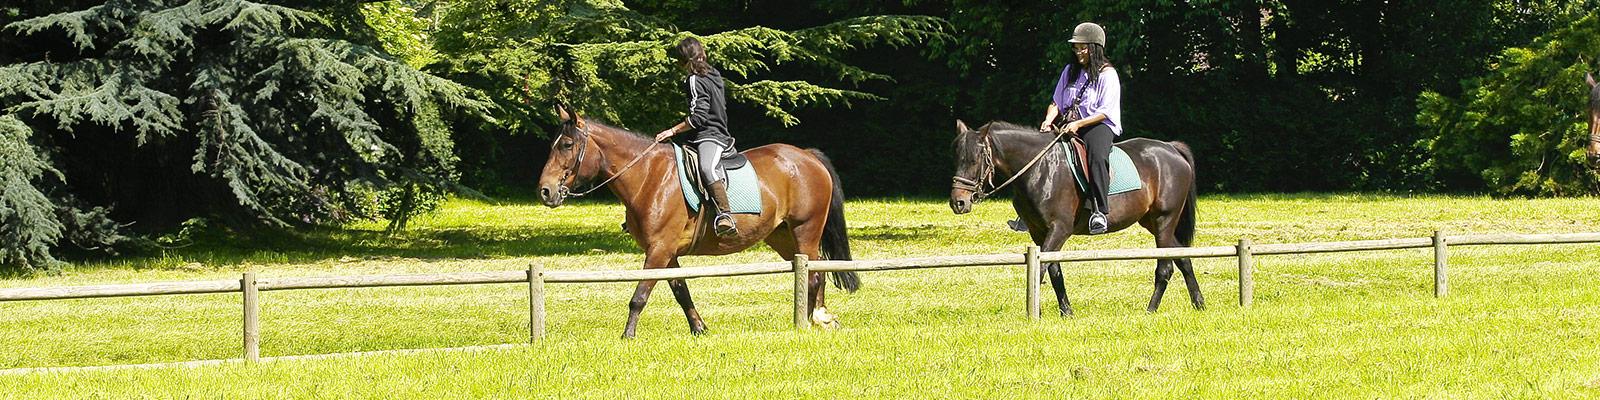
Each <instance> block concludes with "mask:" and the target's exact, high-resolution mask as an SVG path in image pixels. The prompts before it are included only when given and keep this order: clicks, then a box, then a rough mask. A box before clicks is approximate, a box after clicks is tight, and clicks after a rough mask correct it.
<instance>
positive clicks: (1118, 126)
mask: <svg viewBox="0 0 1600 400" xmlns="http://www.w3.org/2000/svg"><path fill="white" fill-rule="evenodd" d="M1072 70H1073V68H1072V65H1068V66H1067V68H1065V69H1062V70H1061V78H1060V79H1058V80H1057V81H1056V90H1055V91H1054V92H1052V96H1051V97H1050V99H1051V100H1054V101H1055V103H1056V107H1057V109H1056V111H1058V112H1060V113H1061V115H1062V116H1066V115H1067V107H1072V106H1073V104H1072V101H1073V100H1075V99H1077V98H1078V91H1080V90H1085V86H1088V87H1087V90H1088V93H1084V95H1083V101H1082V102H1081V103H1079V104H1077V107H1078V115H1081V116H1084V117H1090V116H1093V115H1095V114H1105V115H1106V120H1105V124H1106V126H1108V127H1111V132H1112V133H1115V134H1117V135H1118V136H1121V135H1122V82H1120V81H1118V80H1117V70H1116V69H1113V68H1111V67H1106V68H1105V69H1103V70H1101V71H1100V78H1099V80H1096V81H1095V83H1094V85H1087V83H1088V82H1089V74H1087V73H1085V72H1083V71H1078V78H1077V80H1076V81H1074V82H1073V83H1072V84H1071V85H1068V84H1067V77H1068V74H1070V73H1072Z"/></svg>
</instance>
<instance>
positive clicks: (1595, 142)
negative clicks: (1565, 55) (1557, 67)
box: [1583, 74, 1600, 164]
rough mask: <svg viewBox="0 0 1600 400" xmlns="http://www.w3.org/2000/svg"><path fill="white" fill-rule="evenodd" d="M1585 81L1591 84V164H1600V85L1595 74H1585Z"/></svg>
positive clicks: (1589, 150) (1589, 152) (1589, 151)
mask: <svg viewBox="0 0 1600 400" xmlns="http://www.w3.org/2000/svg"><path fill="white" fill-rule="evenodd" d="M1583 79H1584V81H1586V82H1588V83H1589V148H1588V154H1589V163H1591V164H1596V163H1600V85H1596V84H1595V81H1594V74H1584V75H1583Z"/></svg>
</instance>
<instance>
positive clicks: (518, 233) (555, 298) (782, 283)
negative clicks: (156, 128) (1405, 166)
mask: <svg viewBox="0 0 1600 400" xmlns="http://www.w3.org/2000/svg"><path fill="white" fill-rule="evenodd" d="M847 209H848V218H849V220H850V227H851V231H850V233H851V236H852V244H853V247H854V250H855V254H856V256H857V258H893V257H909V256H927V255H951V254H982V253H998V252H1020V251H1021V250H1022V249H1023V247H1024V246H1026V245H1027V240H1026V237H1027V236H1026V234H1022V233H1014V232H1009V231H1007V230H1006V229H1005V225H1004V221H1005V220H1006V219H1008V218H1010V217H1011V216H1012V213H1011V211H1010V205H1009V203H1008V202H1006V201H1004V200H1000V201H992V202H986V203H983V204H980V205H979V206H978V208H977V210H976V212H975V214H974V215H965V216H955V215H952V214H950V212H949V210H948V208H947V207H946V206H945V204H944V200H943V199H868V200H856V201H851V202H850V203H849V204H848V205H847ZM1597 209H1600V200H1596V199H1548V200H1496V199H1490V198H1477V197H1443V196H1422V197H1399V196H1387V195H1315V194H1305V195H1270V196H1206V197H1202V199H1201V219H1200V224H1199V229H1198V233H1199V235H1198V237H1197V242H1198V243H1197V245H1200V246H1215V245H1231V244H1233V243H1235V242H1237V240H1238V239H1239V238H1240V237H1242V236H1248V237H1250V238H1251V239H1252V240H1253V241H1255V242H1256V243H1289V242H1307V241H1333V240H1359V239H1386V238H1399V237H1425V236H1428V235H1430V234H1431V233H1432V231H1433V230H1435V229H1444V230H1446V231H1448V232H1453V233H1462V234H1475V233H1562V232H1590V231H1600V213H1597V212H1595V210H1597ZM621 213H622V211H621V207H620V206H619V205H616V204H614V203H609V202H592V203H579V204H569V205H567V206H563V207H561V208H557V209H546V208H543V207H539V206H533V205H530V204H501V205H497V204H488V203H482V202H476V201H467V200H454V201H452V202H450V203H448V204H447V206H446V207H445V208H444V209H443V210H441V211H440V212H439V213H437V214H435V215H431V216H428V217H424V218H422V219H420V220H417V221H415V222H413V228H412V229H411V230H408V231H406V232H401V233H398V234H393V235H391V234H385V233H382V232H381V229H382V227H383V226H382V225H381V224H370V225H357V226H352V227H350V228H351V229H349V230H328V231H317V232H310V233H303V234H256V235H253V236H250V237H232V236H230V237H219V238H209V239H207V241H202V242H199V243H196V244H195V245H193V246H190V247H186V248H182V249H175V250H172V251H170V252H169V253H168V254H166V255H164V256H159V257H151V258H136V259H122V260H116V261H111V262H105V263H93V264H85V265H80V266H79V267H76V268H74V269H70V270H67V271H65V272H64V273H62V274H60V275H56V276H41V277H31V278H18V279H8V280H0V287H37V286H64V285H86V284H101V283H121V282H148V281H166V280H206V279H235V278H237V277H238V274H239V273H241V272H242V271H244V270H247V269H253V270H256V271H258V273H259V274H260V275H261V276H264V277H272V276H307V275H354V274H382V273H411V272H438V271H487V270H513V269H523V268H526V267H527V265H529V264H530V263H538V264H541V265H542V266H543V267H544V268H547V269H583V270H594V269H637V268H638V266H639V264H641V263H642V261H643V256H642V255H641V254H640V252H639V251H638V249H637V247H636V246H635V245H634V244H633V243H632V242H631V241H630V239H629V238H628V237H627V236H626V235H624V234H623V233H622V232H621V231H620V229H619V228H618V226H617V224H618V223H620V222H621V220H622V218H621ZM1151 246H1152V241H1151V239H1150V237H1149V235H1148V234H1146V233H1144V232H1142V231H1125V232H1119V233H1115V234H1110V235H1103V236H1096V237H1075V238H1073V239H1072V240H1071V241H1069V242H1068V245H1067V248H1068V249H1109V248H1134V247H1151ZM1597 256H1600V246H1595V245H1550V246H1506V247H1463V248H1452V254H1451V266H1452V270H1451V296H1450V297H1448V298H1445V299H1435V298H1433V296H1432V290H1431V285H1432V275H1431V273H1432V272H1431V262H1432V255H1431V252H1430V251H1429V250H1421V249H1419V250H1394V251H1377V252H1362V253H1340V254H1322V255H1305V256H1293V255H1285V256H1258V257H1257V258H1256V261H1257V264H1258V271H1257V272H1256V289H1255V291H1256V303H1255V306H1254V307H1252V308H1251V309H1248V310H1245V309H1240V308H1238V306H1237V305H1236V304H1237V303H1236V296H1237V286H1236V284H1235V282H1236V275H1235V271H1236V270H1235V264H1234V261H1233V259H1231V258H1223V259H1204V260H1197V261H1196V266H1197V268H1198V270H1199V271H1200V273H1201V276H1200V281H1201V284H1202V287H1203V289H1204V291H1205V294H1206V295H1207V297H1208V300H1209V304H1210V308H1209V309H1208V310H1206V311H1198V312H1197V311H1193V310H1191V309H1190V308H1189V307H1188V304H1187V303H1188V299H1187V296H1186V295H1185V294H1184V292H1183V290H1182V289H1181V285H1175V287H1173V288H1172V289H1170V290H1169V292H1168V293H1167V297H1166V302H1165V304H1164V306H1163V308H1162V310H1161V311H1160V312H1158V313H1155V314H1147V313H1145V312H1144V311H1143V309H1144V303H1145V301H1146V300H1148V296H1149V294H1150V293H1149V291H1150V279H1151V275H1152V264H1153V263H1152V262H1148V261H1128V262H1096V263H1081V264H1070V265H1066V266H1065V267H1064V270H1065V271H1066V275H1067V283H1068V290H1069V295H1071V298H1072V301H1073V305H1074V306H1075V308H1076V311H1077V316H1076V317H1073V318H1069V319H1061V318H1057V317H1054V316H1052V313H1053V312H1054V304H1053V299H1052V298H1050V297H1049V296H1051V295H1050V291H1049V289H1048V288H1046V289H1045V293H1046V296H1047V301H1046V304H1045V311H1046V312H1045V314H1046V317H1045V318H1044V319H1043V320H1041V321H1038V322H1030V321H1028V320H1027V318H1026V317H1025V312H1024V304H1023V303H1024V302H1023V276H1022V271H1021V267H979V268H963V269H937V270H917V271H898V272H884V273H870V274H863V276H862V278H863V281H864V288H863V289H862V290H861V291H860V292H858V293H855V294H840V293H838V292H837V291H836V290H831V291H830V292H829V305H830V309H832V310H833V311H834V312H836V313H838V314H839V315H840V317H841V318H843V321H844V323H845V329H843V330H841V331H835V332H810V333H795V332H793V331H792V323H791V322H790V321H789V314H790V310H789V308H790V307H791V306H790V299H789V296H790V295H789V285H790V283H789V280H788V277H785V276H758V277H739V278H719V279H699V280H693V281H691V284H690V287H691V289H692V290H693V292H694V297H695V301H696V304H697V305H698V308H699V309H700V311H701V313H702V315H703V316H704V317H705V320H706V323H707V324H708V326H709V327H710V328H711V331H710V333H709V334H708V335H705V336H701V337H691V336H690V335H689V334H688V332H687V326H686V324H685V323H684V320H683V315H682V313H681V312H680V311H679V310H678V307H677V304H676V303H675V302H674V301H673V300H672V297H671V295H670V291H669V290H667V289H666V287H665V286H661V287H659V288H658V289H659V290H657V293H656V295H655V296H654V297H653V302H652V303H651V304H650V306H649V308H648V309H647V310H646V312H645V316H644V319H643V321H642V322H641V323H640V332H639V338H638V339H636V340H629V341H624V340H620V339H617V335H618V334H620V333H621V328H622V323H623V320H624V317H625V315H626V299H627V298H628V296H629V295H630V294H631V293H632V290H633V285H631V284H575V285H567V284H561V285H550V286H549V287H547V292H548V294H547V298H548V303H549V305H548V307H549V312H550V317H549V328H548V329H549V336H547V338H546V339H545V340H543V341H542V342H541V343H539V344H537V345H534V346H529V347H519V348H513V349H509V350H493V351H481V352H470V353H436V354H411V355H380V356H366V357H357V358H345V359H332V360H306V361H290V362H274V363H268V364H262V365H223V366H211V367H201V368H194V369H157V370H134V371H113V372H75V373H61V374H43V375H39V374H35V375H24V376H0V388H5V389H3V390H0V397H8V396H17V397H110V398H122V397H145V396H154V397H177V396H193V397H207V398H210V397H224V398H237V397H254V398H259V397H400V398H405V397H496V398H501V397H535V396H537V397H562V398H566V397H590V398H616V397H667V396H672V397H681V396H682V395H685V394H687V395H695V396H698V397H747V396H762V397H844V396H850V397H913V396H915V397H925V396H931V397H949V396H956V397H1002V396H1004V397H1044V398H1059V397H1096V398H1105V397H1157V396H1161V397H1194V396H1201V397H1240V396H1249V397H1596V396H1600V372H1595V371H1600V350H1597V348H1600V346H1596V345H1595V343H1597V341H1600V277H1596V272H1597V270H1600V261H1595V260H1597ZM776 260H779V258H778V257H777V255H775V254H772V253H771V252H770V251H769V250H766V249H764V248H758V249H753V250H751V251H746V252H742V253H739V254H734V255H729V256H721V257H691V258H686V259H685V261H684V264H685V265H697V266H698V265H715V264H727V263H742V262H761V261H776ZM830 289H831V288H830ZM262 302H263V310H262V312H263V315H262V327H263V337H262V354H263V355H264V356H278V355H297V354H321V353H334V352H350V351H366V350H385V349H409V348H433V347H456V346H471V345H483V344H501V343H519V342H525V341H526V340H527V326H526V323H527V321H526V319H527V316H526V312H527V303H526V302H527V298H526V292H525V288H523V287H521V286H518V285H487V286H463V287H426V288H386V289H359V290H345V289H339V290H301V291H283V292H268V293H265V294H263V296H262ZM239 308H240V307H239V297H238V296H237V295H220V294H219V295H193V296H167V297H142V298H121V299H86V300H68V301H50V302H13V303H0V368H26V367H46V366H73V365H110V364H128V363H151V362H169V361H186V360H197V359H221V358H233V357H238V356H239V352H240V344H239V342H240V339H239V331H240V327H239Z"/></svg>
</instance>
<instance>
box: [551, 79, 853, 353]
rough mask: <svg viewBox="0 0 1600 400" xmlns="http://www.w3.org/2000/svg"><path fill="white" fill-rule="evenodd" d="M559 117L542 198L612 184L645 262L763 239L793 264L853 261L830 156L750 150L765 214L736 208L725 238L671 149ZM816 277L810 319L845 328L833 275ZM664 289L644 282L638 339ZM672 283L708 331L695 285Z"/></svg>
mask: <svg viewBox="0 0 1600 400" xmlns="http://www.w3.org/2000/svg"><path fill="white" fill-rule="evenodd" d="M558 113H559V114H560V115H561V120H562V125H561V129H560V131H559V132H558V133H557V134H556V135H555V141H554V143H552V145H551V150H550V159H549V161H547V162H546V163H545V165H544V172H542V173H540V175H539V197H540V198H541V199H542V200H543V201H544V204H545V205H546V206H550V207H552V208H553V207H558V206H560V205H561V202H562V201H563V200H565V199H566V198H567V197H569V195H570V192H569V190H570V188H576V187H581V186H584V185H588V184H593V183H594V182H595V181H596V180H601V179H605V180H609V182H607V183H605V185H606V186H607V187H608V188H609V189H611V192H612V193H615V194H616V196H617V198H618V199H621V200H622V205H623V206H625V207H626V208H627V214H626V215H625V223H624V227H625V228H626V229H627V231H628V234H629V235H632V236H633V240H634V242H636V243H638V244H639V247H641V248H643V249H644V253H645V258H644V268H646V269H650V268H673V267H677V266H678V257H680V256H686V255H723V254H732V253H735V252H738V251H740V250H744V249H746V248H749V247H750V246H753V245H755V244H756V243H757V242H761V241H766V243H767V246H769V247H772V249H773V250H775V251H777V252H778V255H779V256H782V257H783V259H784V260H790V259H792V258H794V255H795V254H804V255H806V257H809V258H810V259H814V260H823V259H827V260H849V259H850V239H849V237H848V236H847V235H846V232H845V220H844V192H843V191H842V190H841V189H840V186H839V175H838V174H837V173H836V172H835V171H834V170H833V164H832V163H831V162H830V161H829V160H828V158H827V157H826V156H823V154H822V152H820V151H817V150H815V149H812V150H809V151H808V150H801V149H800V148H797V147H794V146H789V145H784V144H772V145H766V146H761V147H757V148H754V149H750V150H748V151H745V152H744V155H745V156H746V157H748V158H749V159H750V164H751V167H753V168H755V172H756V175H757V176H758V177H759V178H760V181H761V202H762V207H761V210H762V211H761V214H736V215H735V217H734V218H735V219H736V221H737V222H738V226H739V234H738V235H737V236H734V237H730V238H722V237H718V236H717V235H714V234H708V232H710V231H709V229H707V228H706V226H707V225H706V224H707V223H708V221H709V220H710V218H709V217H707V216H705V215H699V214H696V213H692V212H690V211H689V208H688V207H687V205H686V204H684V198H683V188H682V186H680V185H679V183H678V171H677V168H676V164H675V163H674V161H673V158H674V157H673V151H672V148H671V146H668V145H667V144H664V143H656V142H655V141H654V140H652V139H651V138H649V137H645V136H643V135H639V134H637V133H633V132H629V131H626V130H623V129H620V128H615V127H611V126H606V125H604V124H600V123H597V122H595V121H593V120H589V119H585V118H582V117H580V116H577V115H571V114H568V113H567V112H566V111H565V110H559V111H558ZM630 165H631V166H630ZM702 198H704V197H703V196H702ZM701 209H705V208H704V207H701ZM833 276H834V281H835V282H834V284H835V285H837V286H839V287H840V288H843V289H845V290H847V291H855V290H856V288H858V287H859V286H860V281H859V280H858V279H857V278H856V275H855V273H853V272H847V273H838V272H835V273H834V275H833ZM810 279H811V281H810V285H811V287H810V292H811V301H810V303H811V314H810V315H811V322H812V323H814V324H817V325H820V326H823V327H836V326H838V322H837V320H836V319H835V318H834V316H833V315H832V314H829V313H828V311H827V308H826V307H825V305H824V303H823V289H824V287H823V285H824V282H825V281H826V279H825V278H824V277H823V275H822V274H821V273H812V274H811V276H810ZM655 285H656V281H642V282H639V286H638V288H637V290H635V291H634V293H633V299H632V301H630V302H628V325H627V327H626V328H624V329H623V331H622V337H624V338H629V337H633V335H634V328H635V327H637V326H638V324H639V312H640V311H643V310H644V305H645V302H646V301H648V300H649V299H650V291H651V290H652V289H653V288H655ZM667 285H668V286H670V287H672V295H673V297H675V298H677V300H678V305H679V306H682V307H683V314H684V317H686V318H688V319H689V332H691V333H694V334H700V333H702V332H704V331H705V329H706V326H705V322H703V321H701V320H700V313H699V312H698V311H695V308H694V301H693V300H692V299H691V298H690V296H689V286H688V283H687V282H685V281H684V280H681V279H677V280H672V281H669V282H667Z"/></svg>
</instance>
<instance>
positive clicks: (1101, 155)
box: [1080, 124, 1116, 234]
mask: <svg viewBox="0 0 1600 400" xmlns="http://www.w3.org/2000/svg"><path fill="white" fill-rule="evenodd" d="M1080 135H1081V136H1082V137H1083V143H1084V145H1085V146H1087V147H1088V149H1087V150H1088V151H1087V153H1088V157H1087V158H1088V160H1087V161H1088V162H1089V184H1088V185H1085V186H1088V187H1089V192H1090V193H1089V195H1090V198H1091V199H1092V200H1093V203H1094V213H1093V214H1091V215H1090V217H1089V218H1090V220H1089V233H1091V234H1098V233H1103V232H1105V229H1106V218H1105V214H1106V213H1108V212H1110V211H1111V209H1110V205H1111V203H1110V202H1109V201H1108V200H1107V197H1108V196H1107V193H1106V187H1107V186H1108V185H1109V184H1110V183H1111V164H1110V159H1111V141H1112V140H1113V139H1115V138H1116V134H1115V133H1113V132H1112V131H1111V127H1109V126H1106V125H1105V124H1095V125H1094V126H1092V127H1089V129H1088V131H1084V132H1082V133H1081V134H1080ZM1096 217H1098V218H1096ZM1097 228H1098V229H1097Z"/></svg>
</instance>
